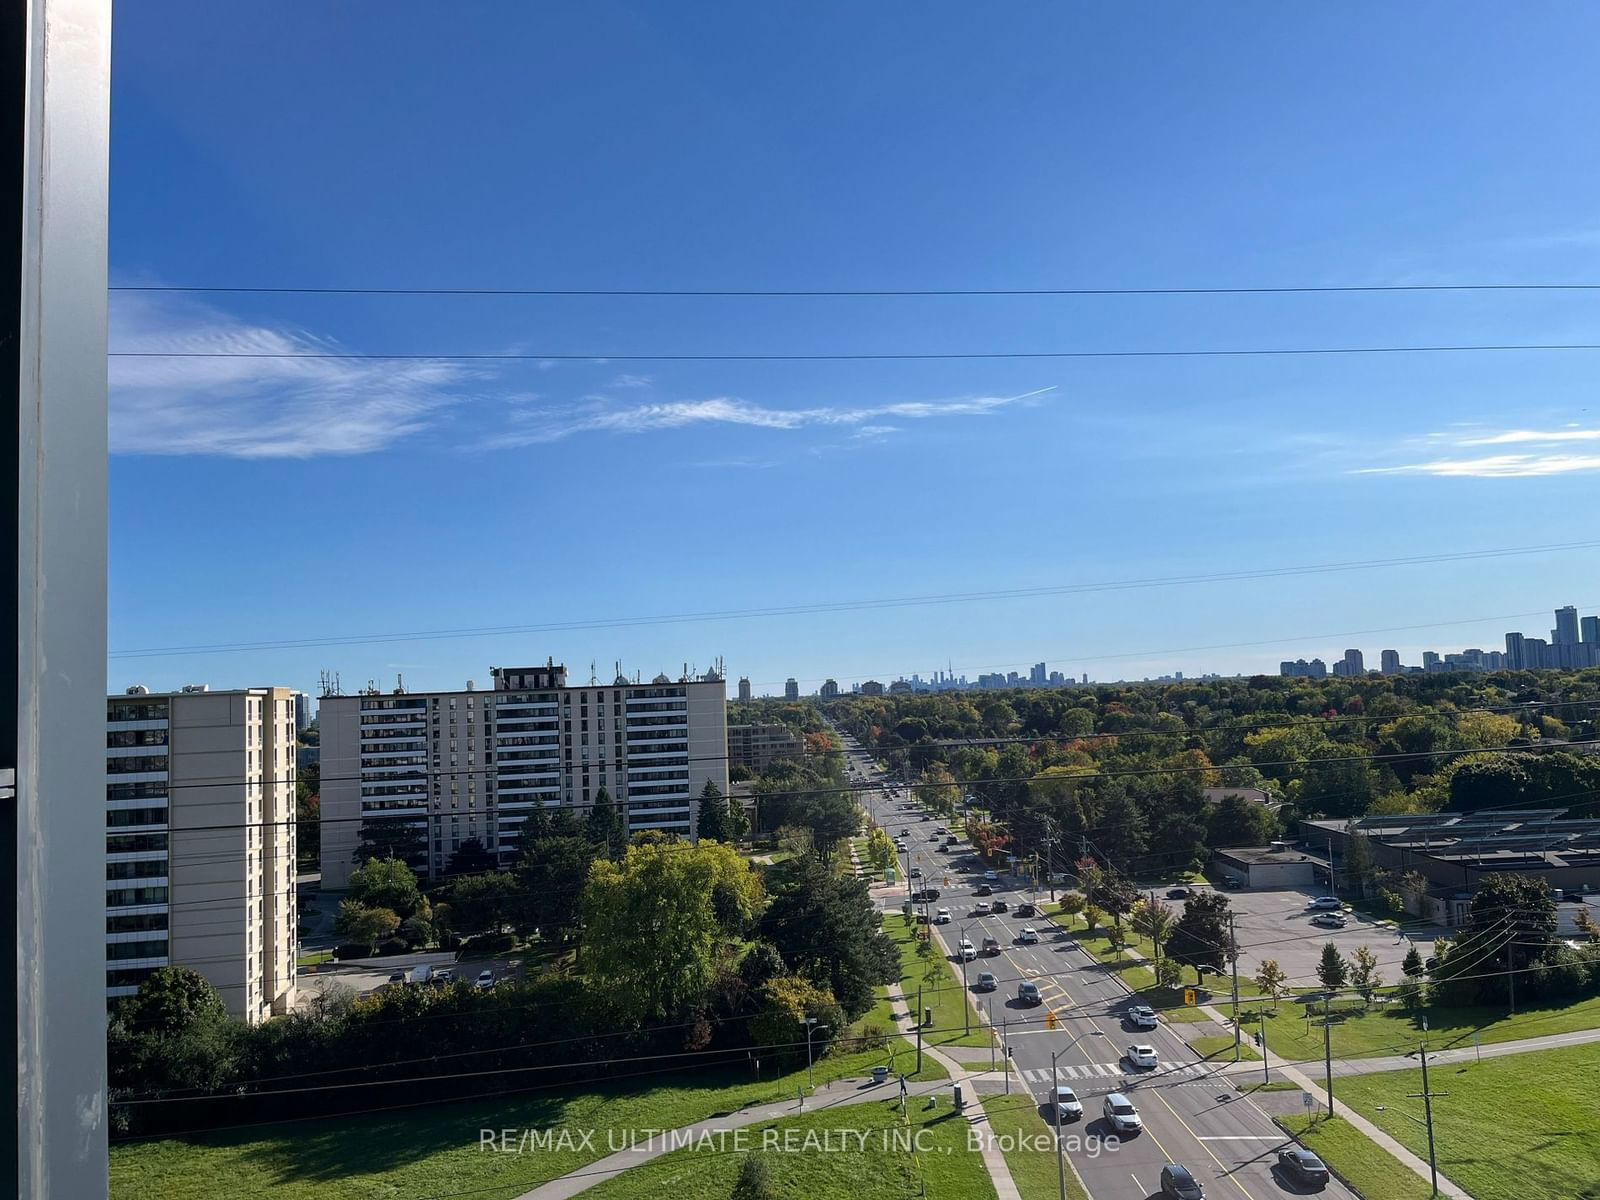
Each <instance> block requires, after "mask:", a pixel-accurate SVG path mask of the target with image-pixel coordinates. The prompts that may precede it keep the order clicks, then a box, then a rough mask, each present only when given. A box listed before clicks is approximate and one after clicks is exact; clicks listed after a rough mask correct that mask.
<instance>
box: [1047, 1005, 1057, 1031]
mask: <svg viewBox="0 0 1600 1200" xmlns="http://www.w3.org/2000/svg"><path fill="white" fill-rule="evenodd" d="M1044 1027H1045V1028H1046V1029H1054V1028H1055V1027H1056V1010H1055V1009H1053V1008H1052V1009H1051V1010H1050V1011H1049V1012H1047V1013H1045V1014H1044Z"/></svg>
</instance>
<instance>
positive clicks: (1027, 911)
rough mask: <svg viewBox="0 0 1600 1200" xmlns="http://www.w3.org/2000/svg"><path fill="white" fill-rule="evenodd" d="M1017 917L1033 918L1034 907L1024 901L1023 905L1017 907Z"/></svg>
mask: <svg viewBox="0 0 1600 1200" xmlns="http://www.w3.org/2000/svg"><path fill="white" fill-rule="evenodd" d="M1017 916H1019V917H1031V916H1033V905H1031V904H1029V903H1028V902H1027V901H1023V902H1022V903H1021V904H1019V905H1017Z"/></svg>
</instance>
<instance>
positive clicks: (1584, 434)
mask: <svg viewBox="0 0 1600 1200" xmlns="http://www.w3.org/2000/svg"><path fill="white" fill-rule="evenodd" d="M1522 442H1531V443H1535V444H1540V443H1555V442H1600V429H1573V428H1566V429H1556V430H1549V431H1544V430H1538V429H1508V430H1506V431H1505V432H1504V433H1491V434H1485V435H1484V436H1482V437H1467V438H1461V439H1459V440H1458V441H1457V442H1456V445H1458V446H1513V445H1517V444H1518V443H1522Z"/></svg>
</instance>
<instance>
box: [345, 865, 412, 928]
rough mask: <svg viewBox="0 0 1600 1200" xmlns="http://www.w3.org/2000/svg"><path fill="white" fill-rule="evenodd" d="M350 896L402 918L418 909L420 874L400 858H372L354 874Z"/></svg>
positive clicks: (367, 905)
mask: <svg viewBox="0 0 1600 1200" xmlns="http://www.w3.org/2000/svg"><path fill="white" fill-rule="evenodd" d="M345 894H346V896H347V897H348V898H349V899H351V900H354V901H355V902H356V903H358V904H362V905H365V906H366V907H368V908H387V909H388V910H389V911H390V912H392V913H395V914H396V915H397V916H399V917H400V918H402V919H404V918H406V917H409V916H410V915H411V914H412V913H414V912H416V911H417V905H418V904H419V903H420V902H421V900H422V890H421V889H420V888H419V887H418V886H417V876H416V873H415V872H413V871H412V870H411V868H410V867H408V866H407V865H406V864H405V863H404V862H402V861H401V860H400V859H398V858H369V859H367V861H366V862H364V863H362V864H361V865H360V866H359V867H357V868H356V869H355V870H354V871H352V872H351V873H350V886H349V889H348V891H347V892H346V893H345Z"/></svg>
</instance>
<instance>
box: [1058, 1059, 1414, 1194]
mask: <svg viewBox="0 0 1600 1200" xmlns="http://www.w3.org/2000/svg"><path fill="white" fill-rule="evenodd" d="M1073 1044H1074V1045H1076V1044H1077V1043H1076V1042H1074V1043H1073ZM1060 1054H1061V1051H1059V1050H1057V1051H1056V1052H1055V1053H1054V1054H1052V1055H1051V1056H1050V1108H1051V1110H1052V1112H1053V1115H1054V1118H1055V1126H1056V1187H1057V1194H1058V1195H1059V1196H1060V1200H1067V1160H1066V1154H1065V1150H1064V1148H1063V1147H1062V1144H1061V1104H1060V1102H1059V1101H1058V1100H1057V1099H1056V1097H1058V1096H1059V1095H1060V1094H1061V1093H1060V1091H1059V1090H1058V1089H1059V1088H1060V1086H1061V1078H1060V1076H1059V1075H1058V1074H1057V1073H1056V1059H1057V1058H1058V1057H1059V1056H1060ZM1424 1086H1426V1085H1424Z"/></svg>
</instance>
